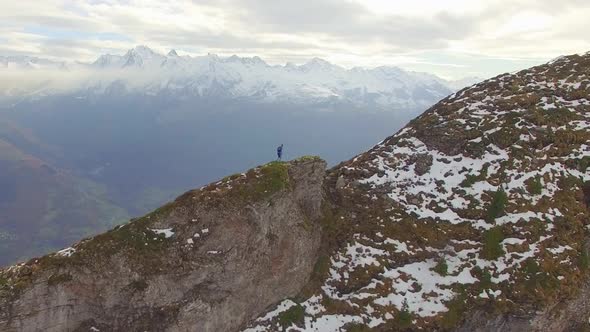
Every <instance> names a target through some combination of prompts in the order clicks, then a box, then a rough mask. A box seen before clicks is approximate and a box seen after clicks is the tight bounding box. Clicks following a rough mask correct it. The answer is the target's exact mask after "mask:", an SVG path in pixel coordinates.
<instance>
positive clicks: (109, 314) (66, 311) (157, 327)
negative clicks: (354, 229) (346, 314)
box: [0, 158, 326, 331]
mask: <svg viewBox="0 0 590 332" xmlns="http://www.w3.org/2000/svg"><path fill="white" fill-rule="evenodd" d="M325 167H326V164H325V162H323V161H322V160H320V159H316V158H304V159H301V160H298V161H293V162H290V163H280V162H273V163H270V164H267V165H265V166H262V167H259V168H257V169H254V170H250V171H248V172H247V173H244V174H238V175H234V176H231V177H228V178H226V179H224V180H222V181H220V182H217V183H214V184H212V185H209V186H207V187H204V188H201V189H199V190H194V191H190V192H187V193H185V194H184V195H182V196H180V197H179V198H178V199H176V200H175V201H174V202H172V203H170V204H168V205H166V206H164V207H162V208H160V209H158V210H156V211H154V212H153V213H151V214H149V215H147V216H145V217H143V218H141V219H136V220H132V221H131V222H130V223H128V224H125V225H123V226H120V227H118V228H116V229H114V230H111V231H109V232H107V233H104V234H102V235H99V236H96V237H93V238H90V239H86V240H82V241H81V242H79V243H77V244H75V245H74V246H73V247H71V248H67V249H64V250H62V251H60V252H58V253H56V254H51V255H48V256H44V257H41V258H39V259H33V260H30V261H29V262H27V263H25V264H19V265H15V266H12V267H9V268H7V269H5V270H0V331H91V330H92V331H95V330H100V331H235V330H237V329H238V328H239V327H240V326H241V325H242V324H243V322H246V321H248V320H250V319H252V318H253V317H255V316H256V315H257V314H259V313H260V312H261V311H263V310H264V309H265V308H267V307H268V306H269V305H271V304H273V303H276V302H277V301H279V300H281V299H283V298H285V297H289V296H293V295H295V294H297V292H299V290H300V288H301V287H302V286H303V285H304V284H305V283H306V281H307V279H308V276H309V274H310V272H311V269H312V267H313V264H314V262H315V260H316V254H317V249H318V247H319V244H320V243H319V240H320V227H319V224H318V218H319V217H320V212H321V204H322V190H321V187H322V183H323V178H324V175H325Z"/></svg>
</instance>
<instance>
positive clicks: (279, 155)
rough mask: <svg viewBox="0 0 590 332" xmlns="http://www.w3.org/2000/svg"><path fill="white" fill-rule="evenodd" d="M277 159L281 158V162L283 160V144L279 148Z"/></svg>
mask: <svg viewBox="0 0 590 332" xmlns="http://www.w3.org/2000/svg"><path fill="white" fill-rule="evenodd" d="M277 157H278V158H279V160H281V158H283V144H281V145H279V147H278V148H277Z"/></svg>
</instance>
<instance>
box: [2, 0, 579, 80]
mask: <svg viewBox="0 0 590 332" xmlns="http://www.w3.org/2000/svg"><path fill="white" fill-rule="evenodd" d="M588 17H590V2H589V1H586V0H563V1H560V2H555V1H549V0H490V1H468V0H448V1H433V0H413V1H392V0H355V1H352V0H299V1H292V0H217V1H214V0H193V1H190V0H172V1H166V2H164V1H155V0H141V1H139V0H121V1H116V0H103V1H99V0H83V1H73V0H61V1H45V0H29V1H20V2H19V1H13V2H7V3H5V4H3V5H2V11H0V32H1V33H2V34H1V37H0V39H1V42H2V43H1V44H0V54H17V53H19V54H27V55H37V56H46V57H59V58H64V57H65V58H70V59H74V60H86V61H89V60H92V59H94V58H95V57H96V56H97V54H99V53H109V52H110V53H123V52H124V51H125V50H126V49H129V48H131V47H132V46H134V45H137V44H146V45H149V46H150V47H152V48H154V49H157V50H160V51H166V50H167V49H169V48H175V49H179V50H181V51H184V52H185V53H189V54H203V53H207V52H212V53H219V54H222V55H230V54H234V53H236V54H240V55H246V56H250V55H259V56H261V57H263V58H265V59H266V60H267V61H269V62H271V63H277V62H281V63H283V62H286V61H294V62H302V61H303V60H304V59H308V58H311V57H314V56H319V57H323V58H326V59H328V60H330V61H333V62H336V63H338V64H340V65H344V66H349V67H350V66H355V65H360V66H377V65H384V64H387V65H402V66H403V65H408V66H409V67H411V68H412V69H417V70H429V71H432V72H435V73H437V74H441V75H444V76H447V77H448V76H457V75H461V74H478V75H484V76H489V75H492V74H494V73H499V72H502V71H507V70H512V69H516V68H513V67H515V66H520V65H522V66H528V65H530V64H534V63H539V62H542V61H545V60H548V59H550V58H552V57H555V56H557V55H561V54H570V53H577V52H585V51H588V50H590V38H588V37H587V31H588V29H589V28H590V23H589V20H588ZM437 53H438V54H440V55H441V56H440V57H439V58H436V57H435V56H434V57H433V56H432V55H433V54H437ZM467 56H469V57H471V56H476V57H479V60H478V61H472V62H471V63H466V64H465V63H459V62H457V61H459V60H463V59H465V57H467ZM506 59H517V61H512V62H509V61H508V62H507V60H506ZM501 64H505V66H504V67H502V65H501ZM451 68H452V70H451Z"/></svg>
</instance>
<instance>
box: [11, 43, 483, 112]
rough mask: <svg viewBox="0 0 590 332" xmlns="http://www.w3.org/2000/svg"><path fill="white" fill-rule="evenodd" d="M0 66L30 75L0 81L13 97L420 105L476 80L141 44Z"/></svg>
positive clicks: (26, 59) (316, 60)
mask: <svg viewBox="0 0 590 332" xmlns="http://www.w3.org/2000/svg"><path fill="white" fill-rule="evenodd" d="M2 71H4V72H5V73H6V74H7V75H10V74H13V75H14V76H16V77H17V78H16V81H18V78H19V77H22V76H25V77H27V78H28V79H27V80H26V84H23V85H22V87H21V86H20V85H19V84H16V87H15V85H14V84H12V85H11V86H9V87H4V86H1V85H0V95H4V96H13V97H14V96H45V95H55V94H70V93H73V94H76V95H77V96H78V98H83V97H84V96H85V95H88V94H91V95H102V94H109V93H115V92H116V93H119V94H120V93H127V94H140V95H150V96H157V95H167V96H170V95H172V96H173V97H177V98H185V97H201V98H211V97H213V98H218V97H224V98H248V99H253V100H256V101H263V102H289V103H295V104H308V105H323V106H329V105H330V104H335V103H338V104H345V105H346V104H348V105H351V106H354V107H371V108H384V109H424V108H426V107H429V106H430V105H432V104H434V103H435V102H436V101H438V100H439V99H441V98H443V97H445V96H447V95H449V94H450V93H452V92H454V91H456V90H459V89H461V88H463V87H465V86H468V85H471V84H473V83H476V82H477V81H479V79H478V78H467V79H462V80H458V81H447V80H444V79H442V78H440V77H437V76H435V75H432V74H428V73H422V72H411V71H406V70H403V69H400V68H398V67H387V66H381V67H377V68H372V69H366V68H360V67H355V68H352V69H345V68H342V67H340V66H337V65H334V64H331V63H329V62H327V61H325V60H322V59H319V58H314V59H312V60H310V61H309V62H307V63H305V64H303V65H295V64H292V63H287V64H285V65H269V64H267V63H266V62H265V61H264V60H262V59H261V58H259V57H239V56H236V55H233V56H231V57H220V56H217V55H215V54H208V55H205V56H196V57H191V56H179V55H178V54H177V53H176V51H174V50H172V51H170V52H169V53H168V54H166V55H164V54H159V53H157V52H154V51H153V50H151V49H150V48H148V47H146V46H137V47H135V48H133V49H131V50H129V51H128V52H127V53H125V54H124V55H101V56H99V57H98V58H97V60H96V61H94V62H92V63H80V62H75V63H72V62H66V61H52V60H46V59H40V58H34V57H27V56H12V57H0V72H2ZM55 71H58V72H59V75H56V74H55ZM27 74H32V75H27ZM31 76H32V78H33V79H31ZM11 81H13V82H14V81H15V80H11ZM31 81H33V82H35V83H34V84H33V83H31ZM113 87H115V89H113Z"/></svg>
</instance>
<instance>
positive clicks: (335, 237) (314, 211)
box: [0, 53, 590, 332]
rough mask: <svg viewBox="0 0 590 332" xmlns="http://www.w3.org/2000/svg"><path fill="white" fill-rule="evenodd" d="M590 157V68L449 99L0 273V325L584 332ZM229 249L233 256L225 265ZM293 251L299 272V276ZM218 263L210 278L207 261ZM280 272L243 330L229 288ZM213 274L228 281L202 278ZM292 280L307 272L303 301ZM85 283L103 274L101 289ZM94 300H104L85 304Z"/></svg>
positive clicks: (568, 61)
mask: <svg viewBox="0 0 590 332" xmlns="http://www.w3.org/2000/svg"><path fill="white" fill-rule="evenodd" d="M589 141H590V53H589V54H586V55H583V56H580V55H573V56H567V57H564V58H561V59H558V60H557V61H555V62H552V63H548V64H545V65H541V66H537V67H533V68H530V69H527V70H523V71H520V72H518V73H514V74H504V75H500V76H497V77H494V78H492V79H490V80H487V81H484V82H481V83H478V84H476V85H474V86H471V87H469V88H465V89H462V90H460V91H458V92H456V93H453V94H451V95H450V96H448V97H447V98H445V99H443V100H441V101H440V102H439V103H437V104H436V105H434V106H433V107H431V108H430V109H428V110H427V111H426V112H424V113H423V114H422V115H421V116H419V117H418V118H416V119H415V120H413V121H411V122H410V123H409V124H408V125H407V126H406V127H404V128H403V129H402V130H400V131H399V132H398V133H396V134H394V135H392V136H390V137H388V138H386V139H385V140H383V141H382V142H381V143H379V144H377V145H376V146H374V147H373V148H372V149H370V150H369V151H367V152H365V153H362V154H359V155H358V156H356V157H355V158H353V159H351V160H349V161H345V162H343V163H341V164H339V165H337V166H335V167H333V168H332V169H330V170H328V171H327V172H326V173H324V172H325V171H324V169H325V163H324V162H323V161H321V160H320V159H318V158H314V157H307V158H302V159H300V160H296V161H293V162H290V163H278V162H273V163H270V164H268V165H266V166H262V167H259V168H256V169H254V170H251V171H248V172H246V173H243V174H236V175H233V176H229V177H227V178H225V179H222V180H221V181H218V182H216V183H213V184H211V185H209V186H206V187H204V188H201V189H200V190H196V191H191V192H188V193H186V194H185V195H183V196H181V197H179V198H178V199H177V200H176V201H175V202H173V203H171V204H169V205H166V206H164V207H162V208H161V209H158V210H156V211H155V212H154V213H152V214H150V215H147V216H145V217H144V218H141V219H138V220H134V221H132V222H130V223H129V224H127V225H124V226H122V227H119V228H117V229H115V230H112V231H110V232H108V233H105V234H102V235H99V236H97V237H95V238H92V239H88V240H83V241H81V242H79V243H78V244H76V245H75V246H74V248H68V249H67V250H64V251H61V252H60V253H57V254H52V255H48V256H45V257H42V258H39V259H33V260H30V261H29V262H27V263H25V264H20V265H15V266H12V267H9V268H7V269H3V270H0V281H1V282H0V287H1V288H0V289H1V292H0V309H2V308H6V310H0V324H6V325H5V326H7V328H6V329H8V330H9V331H11V330H10V329H11V328H12V329H14V330H16V329H17V328H19V327H21V328H22V327H30V326H38V327H39V328H43V327H45V328H46V327H47V324H49V323H48V322H49V321H50V320H51V321H52V322H56V321H57V322H58V323H59V324H62V325H54V327H55V326H58V327H61V328H62V329H67V330H74V329H76V328H78V329H79V330H89V329H91V328H95V329H100V330H118V329H121V330H122V329H127V330H129V329H134V328H135V329H137V330H168V331H178V330H186V329H190V328H191V327H193V328H194V326H197V325H194V324H198V326H199V328H202V330H204V331H216V330H227V331H235V330H245V331H249V332H254V331H256V332H262V331H280V330H287V329H290V330H298V331H317V330H322V331H341V330H346V331H392V330H393V331H395V330H407V329H429V330H456V331H474V330H478V331H497V330H503V331H522V330H530V331H545V330H552V331H566V330H580V329H582V328H584V327H585V326H586V325H587V317H588V314H590V304H589V303H588V301H586V300H585V299H587V297H588V292H589V291H590V287H589V286H588V282H587V276H588V273H589V272H590V271H589V269H590V259H589V258H588V249H589V243H590V241H589V240H588V237H589V234H588V228H589V227H590V226H589V222H590V205H589V202H590V146H589V145H588V142H589ZM195 211H197V212H195ZM203 211H204V212H203ZM193 214H194V215H196V216H197V217H193ZM209 225H213V226H211V227H212V233H213V234H214V235H215V236H217V237H216V238H213V240H215V241H212V240H211V241H210V240H205V241H206V242H204V244H202V245H201V242H197V241H198V240H196V239H197V238H198V239H200V238H201V237H202V236H203V235H204V234H209V232H210V230H209ZM220 225H223V226H220ZM273 225H275V226H278V225H282V226H286V227H276V228H273ZM203 227H205V228H203ZM213 227H215V228H213ZM226 227H227V228H226ZM205 229H207V231H205ZM275 232H279V233H278V234H276V233H275ZM197 233H198V234H199V236H198V237H197V236H196V234H197ZM242 233H246V234H249V235H248V236H253V237H255V238H256V239H258V240H257V241H256V242H255V243H256V244H260V248H262V249H260V250H263V251H265V252H266V254H265V255H263V257H264V260H266V259H269V261H270V262H271V263H270V265H265V264H266V263H262V264H260V265H259V264H258V263H256V264H254V261H253V260H254V259H255V258H256V257H258V256H257V255H255V254H250V253H251V252H250V253H249V250H254V251H256V250H258V249H259V248H258V247H259V246H258V245H254V246H253V247H250V249H249V250H247V248H248V241H243V240H244V237H241V236H240V234H242ZM275 235H277V236H278V239H277V238H275ZM287 239H290V240H289V241H292V242H288V245H285V246H283V245H281V243H282V241H287ZM189 240H190V241H189ZM277 240H278V241H277ZM216 243H221V244H223V245H227V246H228V247H227V248H230V250H227V251H226V250H220V251H218V248H217V247H215V245H216ZM232 243H236V245H238V246H241V245H244V246H245V247H244V250H238V251H237V252H236V253H235V254H234V253H232V251H231V248H232ZM187 246H188V247H190V250H187ZM224 248H225V247H224ZM152 249H154V250H156V251H155V252H153V253H152V252H151V250H152ZM160 249H163V250H164V251H163V252H164V253H162V251H158V250H160ZM144 250H147V254H146V256H144V255H143V254H141V253H144ZM300 250H303V251H304V256H305V257H306V258H305V259H302V260H298V259H297V257H300V255H299V254H298V253H299V252H300ZM180 252H182V253H185V254H182V255H181V254H178V253H180ZM238 253H241V254H238ZM269 253H270V254H269ZM140 254H141V255H140ZM217 254H221V256H222V257H223V258H222V259H221V261H216V262H212V263H211V264H209V263H210V261H208V260H204V261H200V259H201V257H202V255H204V256H207V255H217ZM236 255H237V256H236ZM269 255H270V256H269ZM236 257H239V258H240V260H238V261H236V260H235V259H236ZM272 257H274V258H272ZM179 260H186V261H185V263H184V264H179V263H178V262H179ZM191 262H194V263H195V264H191ZM197 262H198V263H197ZM203 262H204V263H206V264H202V263H203ZM227 262H231V263H228V264H226V263H227ZM244 262H245V263H244ZM273 262H274V263H273ZM277 262H278V263H277ZM275 263H277V264H278V265H279V266H281V268H279V270H280V272H281V273H279V275H280V277H278V279H274V281H272V282H273V283H274V285H282V287H278V289H272V290H271V291H273V292H274V291H277V292H284V293H282V294H280V295H277V294H276V293H273V294H267V293H266V292H267V291H269V290H268V289H267V288H266V287H264V286H260V285H259V286H260V287H257V286H254V287H252V286H250V287H247V288H248V289H246V290H244V291H248V292H249V291H253V292H256V291H263V292H264V294H259V295H257V296H253V297H254V298H256V299H250V298H248V300H252V301H260V302H257V305H256V310H253V311H248V314H247V315H244V314H243V313H240V314H237V312H241V311H240V310H243V302H239V301H235V298H234V296H235V294H238V292H237V291H236V288H235V287H233V286H232V287H230V288H225V289H224V287H219V286H220V285H227V284H226V282H227V283H229V284H232V285H235V282H238V283H239V282H241V281H243V280H244V279H247V280H251V278H252V276H253V275H255V276H257V277H258V278H260V276H262V279H261V282H266V281H268V280H269V279H268V278H270V280H273V277H270V276H269V275H268V274H265V272H268V271H273V266H274V264H275ZM94 264H98V266H100V267H101V269H102V268H104V267H107V268H106V270H104V271H103V270H101V269H98V268H96V267H95V266H94ZM242 264H245V265H242ZM284 264H286V265H284ZM291 264H292V267H289V265H291ZM186 266H190V267H189V268H186ZM236 266H239V267H240V268H238V269H236V268H235V267H236ZM218 267H224V268H227V269H229V271H232V272H235V273H236V275H234V274H233V273H230V274H224V273H223V272H220V274H219V275H216V277H215V278H210V279H207V278H204V279H203V278H202V276H203V275H207V274H208V273H209V272H204V273H201V272H202V271H209V270H208V269H216V268H218ZM290 268H296V269H297V270H298V271H299V272H300V273H299V272H298V273H297V276H296V277H295V278H296V279H297V282H296V283H293V282H292V281H293V279H292V277H293V276H290V275H289V273H288V271H290ZM88 269H91V271H95V270H96V271H99V270H100V271H102V272H101V273H107V275H108V276H109V279H108V283H109V285H105V283H104V282H103V281H101V280H103V278H100V277H94V278H93V277H92V272H91V273H88V271H87V270H88ZM113 269H115V270H116V271H117V272H118V273H113ZM187 269H188V271H187ZM85 271H86V272H85ZM285 271H287V273H285ZM109 272H111V274H108V273H109ZM259 273H261V274H259ZM179 280H180V281H179ZM186 283H188V284H190V285H189V286H187V284H186ZM89 285H90V286H89ZM179 285H181V286H179ZM197 286H198V287H197ZM240 287H243V285H240V286H239V287H238V288H240ZM85 289H91V290H90V291H88V292H85V291H83V290H85ZM105 289H108V294H110V295H109V296H108V298H107V299H103V298H99V297H97V296H96V293H101V291H104V290H105ZM187 289H189V290H190V291H187ZM120 294H127V296H132V299H133V301H129V300H128V298H127V297H125V305H124V306H123V307H118V310H117V311H113V310H112V308H111V307H109V306H108V303H113V302H117V301H121V295H120ZM164 294H173V295H167V296H164ZM39 296H40V298H39V299H38V298H37V297H39ZM158 296H159V297H158ZM281 297H282V299H283V300H282V301H280V299H279V298H281ZM81 298H83V299H97V298H99V300H100V301H103V300H104V301H105V302H104V303H99V304H98V305H97V304H96V303H92V307H93V308H94V309H92V310H96V311H94V312H93V313H94V314H90V313H88V312H86V311H84V310H85V309H84V308H81V307H79V302H78V306H76V305H73V306H68V305H66V304H67V303H70V302H76V301H80V299H81ZM109 300H110V301H109ZM60 301H63V302H60ZM83 301H86V300H83ZM277 301H279V302H278V303H277ZM117 303H118V302H117ZM137 303H139V304H137ZM215 303H222V304H223V305H219V306H216V305H215ZM231 303H233V305H232V304H231ZM273 303H274V305H273ZM136 304H137V307H136ZM146 304H147V305H146ZM226 305H227V306H226ZM3 306H4V307H3ZM83 306H87V304H86V303H85V304H84V305H83ZM31 308H33V309H31ZM212 308H213V309H212ZM236 308H237V309H236ZM262 308H267V309H266V310H264V309H262ZM76 310H81V311H82V312H84V313H78V312H77V311H76ZM31 311H34V313H31ZM156 312H159V314H157V313H156ZM203 312H207V315H201V313H203ZM2 313H4V316H1V315H2ZM195 313H197V314H195ZM219 315H222V316H224V317H225V318H226V320H225V321H224V322H221V321H220V320H219V319H217V318H213V317H219ZM49 316H52V317H59V319H58V320H55V319H49V318H48V317H49ZM195 316H196V317H205V316H206V317H207V318H203V320H200V321H195V320H194V317H195ZM210 316H211V317H210ZM246 316H249V317H246ZM227 317H232V318H233V317H238V318H236V321H234V320H232V321H231V322H230V321H229V320H227ZM238 320H239V321H238ZM9 324H11V325H9ZM34 324H39V325H34ZM150 324H153V325H150ZM224 324H225V325H224ZM1 326H2V325H0V327H1ZM66 327H67V328H66Z"/></svg>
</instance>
